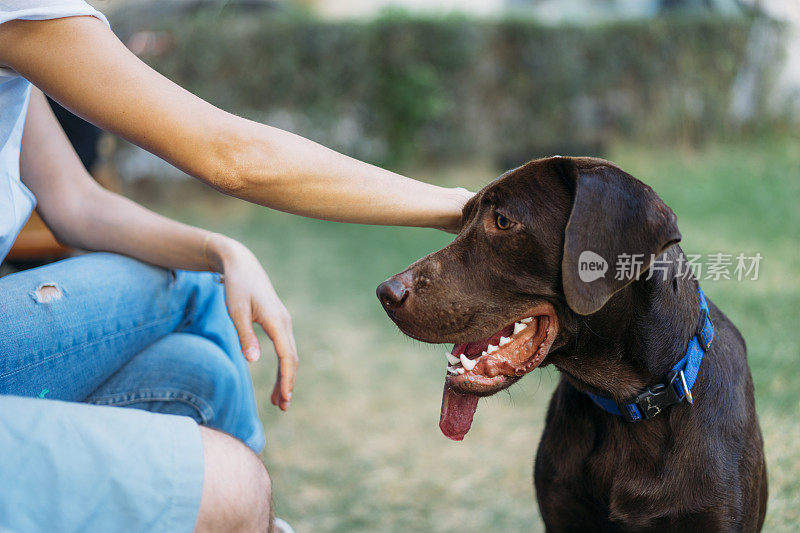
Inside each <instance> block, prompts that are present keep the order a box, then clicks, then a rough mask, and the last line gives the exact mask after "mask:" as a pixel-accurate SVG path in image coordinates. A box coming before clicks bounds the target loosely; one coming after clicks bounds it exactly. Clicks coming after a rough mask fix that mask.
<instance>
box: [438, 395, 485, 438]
mask: <svg viewBox="0 0 800 533" xmlns="http://www.w3.org/2000/svg"><path fill="white" fill-rule="evenodd" d="M477 407H478V397H477V396H475V395H474V394H461V393H460V392H456V391H454V390H453V389H451V388H450V387H449V386H448V385H447V383H445V384H444V393H443V395H442V413H441V414H440V415H439V429H441V430H442V433H444V435H445V437H447V438H448V439H453V440H461V439H463V438H464V435H466V434H467V432H468V431H469V428H470V426H471V425H472V417H473V416H475V409H477Z"/></svg>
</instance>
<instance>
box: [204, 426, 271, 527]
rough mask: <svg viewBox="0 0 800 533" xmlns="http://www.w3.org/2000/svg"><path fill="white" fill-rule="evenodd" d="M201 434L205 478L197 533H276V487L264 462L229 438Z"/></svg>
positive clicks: (212, 431) (217, 433)
mask: <svg viewBox="0 0 800 533" xmlns="http://www.w3.org/2000/svg"><path fill="white" fill-rule="evenodd" d="M200 432H201V437H202V440H203V454H204V479H203V496H202V500H201V502H200V511H199V513H198V517H197V524H196V528H195V531H242V532H245V531H246V532H256V531H258V532H269V531H272V521H273V513H272V484H271V481H270V478H269V474H268V473H267V469H266V468H265V467H264V464H263V463H262V462H261V459H259V458H258V456H256V455H255V454H254V453H253V452H252V451H251V450H250V449H249V448H247V447H246V446H245V445H244V444H242V443H241V442H240V441H238V440H236V439H234V438H233V437H231V436H229V435H226V434H224V433H221V432H218V431H214V430H212V429H208V428H203V427H201V428H200Z"/></svg>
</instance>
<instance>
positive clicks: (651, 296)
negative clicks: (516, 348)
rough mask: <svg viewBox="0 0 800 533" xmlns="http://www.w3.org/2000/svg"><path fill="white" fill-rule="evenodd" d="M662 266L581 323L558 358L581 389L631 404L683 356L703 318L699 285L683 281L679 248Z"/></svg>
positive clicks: (663, 259)
mask: <svg viewBox="0 0 800 533" xmlns="http://www.w3.org/2000/svg"><path fill="white" fill-rule="evenodd" d="M681 258H683V261H684V263H683V264H682V266H681V264H680V261H681ZM658 265H659V270H657V271H656V270H654V271H653V273H652V276H650V279H646V278H647V277H648V273H647V272H645V273H643V274H642V276H641V278H640V279H639V280H637V281H635V282H633V283H631V284H630V285H629V286H628V287H626V288H625V289H623V290H621V291H620V292H618V293H617V294H616V295H614V297H613V298H611V300H609V302H608V303H607V304H606V305H605V306H604V307H603V309H601V310H600V311H598V312H597V313H595V314H593V315H590V316H586V317H578V319H577V323H576V324H575V328H574V330H575V341H574V343H573V344H572V345H570V344H568V345H566V346H564V348H563V349H562V350H559V351H560V352H562V353H561V354H559V355H558V356H557V357H554V358H553V359H554V360H553V363H554V364H555V365H556V366H557V367H559V369H560V370H561V371H562V372H564V373H565V374H566V375H567V377H568V379H569V380H570V381H571V382H572V383H573V385H575V386H576V387H577V388H578V389H580V390H583V391H585V392H586V391H588V392H593V393H596V394H601V395H603V396H606V397H609V398H613V399H615V400H617V401H622V400H626V399H628V398H630V397H632V396H634V395H636V394H637V393H638V392H640V391H641V390H642V389H644V388H645V387H647V386H649V385H652V384H654V383H656V382H659V381H661V380H662V379H663V378H664V376H665V375H666V374H667V372H669V370H670V369H671V368H672V367H673V366H674V365H675V363H677V362H678V360H680V359H681V358H682V357H683V356H684V353H685V351H686V343H687V341H688V340H689V338H690V337H691V336H692V335H694V334H695V332H696V329H697V323H698V317H699V312H700V311H699V303H698V292H697V281H696V280H695V278H694V277H693V276H691V274H690V275H688V276H687V275H681V272H680V271H679V268H683V269H684V270H685V269H686V265H685V258H684V257H683V251H682V250H681V249H680V247H679V246H673V247H672V248H670V249H669V250H667V251H666V252H665V253H664V254H663V255H662V256H661V257H659V263H658Z"/></svg>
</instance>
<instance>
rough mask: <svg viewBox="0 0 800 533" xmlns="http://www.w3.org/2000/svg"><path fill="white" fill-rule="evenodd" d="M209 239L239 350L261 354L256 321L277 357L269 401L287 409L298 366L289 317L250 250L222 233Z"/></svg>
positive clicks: (251, 356)
mask: <svg viewBox="0 0 800 533" xmlns="http://www.w3.org/2000/svg"><path fill="white" fill-rule="evenodd" d="M210 239H211V240H212V241H216V242H214V247H215V248H216V249H218V250H220V252H221V253H220V259H221V263H222V268H221V270H222V273H223V274H224V276H225V303H226V305H227V307H228V314H230V316H231V320H232V321H233V325H234V326H235V327H236V332H237V333H238V334H239V342H240V344H241V346H242V353H244V356H245V358H246V359H247V360H248V361H250V362H254V361H257V360H258V358H259V357H261V346H260V345H259V342H258V338H257V337H256V334H255V331H254V330H253V323H257V324H258V325H260V326H261V328H262V329H263V330H264V332H265V333H266V334H267V335H268V336H269V338H270V340H272V344H273V345H274V346H275V353H276V354H277V356H278V375H277V377H276V379H275V387H274V388H273V390H272V398H271V399H272V404H273V405H276V406H278V407H280V409H281V410H282V411H286V410H287V409H289V403H290V402H291V399H292V389H293V388H294V381H295V377H296V375H297V365H298V358H297V346H296V345H295V340H294V333H292V317H291V316H290V315H289V311H287V310H286V307H285V306H284V305H283V302H281V300H280V298H279V297H278V294H277V293H276V292H275V289H274V288H273V287H272V283H270V280H269V276H267V273H266V272H265V271H264V268H263V267H262V266H261V263H259V261H258V259H257V258H256V256H255V255H254V254H253V252H251V251H250V250H249V249H248V248H247V247H246V246H245V245H244V244H242V243H240V242H238V241H235V240H233V239H230V238H228V237H224V236H222V235H217V234H215V235H212V236H211V237H210Z"/></svg>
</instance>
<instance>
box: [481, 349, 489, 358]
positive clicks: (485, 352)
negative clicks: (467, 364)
mask: <svg viewBox="0 0 800 533" xmlns="http://www.w3.org/2000/svg"><path fill="white" fill-rule="evenodd" d="M484 355H489V352H487V351H486V350H484V351H482V352H481V357H483V356H484Z"/></svg>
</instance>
